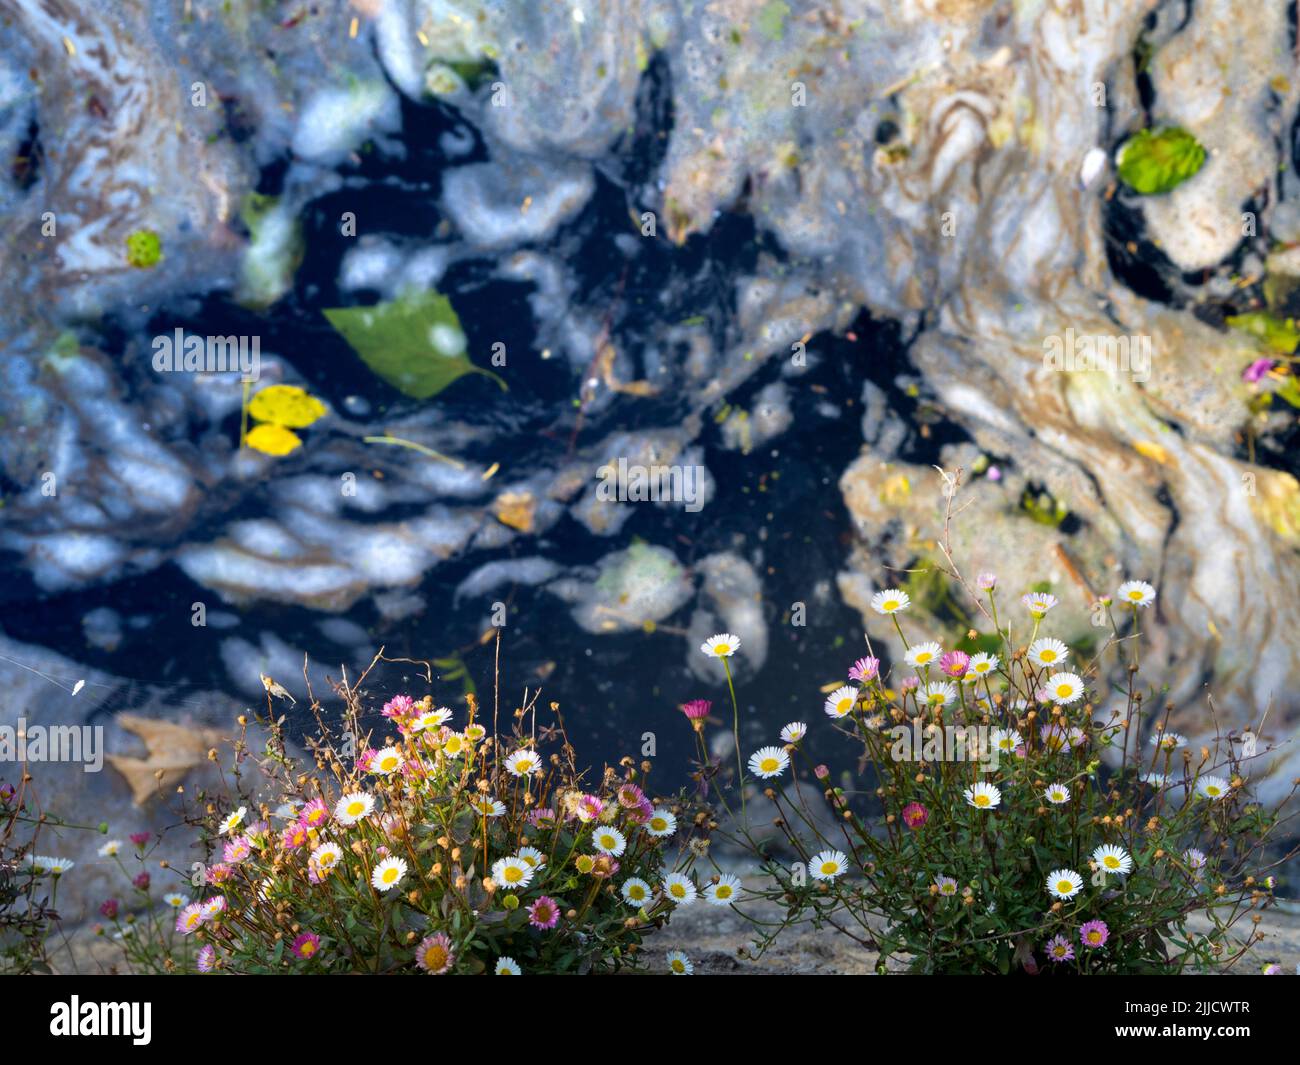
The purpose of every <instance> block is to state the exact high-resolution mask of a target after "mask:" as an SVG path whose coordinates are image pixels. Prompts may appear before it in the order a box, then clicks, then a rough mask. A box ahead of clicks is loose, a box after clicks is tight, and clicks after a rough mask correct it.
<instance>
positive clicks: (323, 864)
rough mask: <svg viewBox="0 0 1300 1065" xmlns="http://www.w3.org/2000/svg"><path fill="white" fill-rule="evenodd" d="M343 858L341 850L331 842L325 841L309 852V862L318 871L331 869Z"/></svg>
mask: <svg viewBox="0 0 1300 1065" xmlns="http://www.w3.org/2000/svg"><path fill="white" fill-rule="evenodd" d="M342 857H343V848H342V847H340V846H339V845H338V844H337V843H335V842H334V841H333V840H327V841H326V842H324V843H322V844H321V845H320V846H319V847H317V848H316V849H315V850H314V851H312V852H311V860H312V862H313V863H314V864H315V865H316V866H317V868H319V869H324V870H326V871H328V870H330V869H333V868H334V867H335V866H336V865H338V863H339V859H340V858H342Z"/></svg>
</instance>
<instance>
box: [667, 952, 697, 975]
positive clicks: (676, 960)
mask: <svg viewBox="0 0 1300 1065" xmlns="http://www.w3.org/2000/svg"><path fill="white" fill-rule="evenodd" d="M668 971H669V972H670V973H672V974H673V975H674V976H693V975H694V974H695V966H694V965H692V964H691V959H690V958H688V957H687V956H686V955H685V954H683V953H682V952H681V951H680V950H670V951H669V952H668Z"/></svg>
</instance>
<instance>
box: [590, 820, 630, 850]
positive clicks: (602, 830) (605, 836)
mask: <svg viewBox="0 0 1300 1065" xmlns="http://www.w3.org/2000/svg"><path fill="white" fill-rule="evenodd" d="M591 845H592V846H593V847H595V848H596V850H598V851H600V853H601V854H608V855H610V856H612V857H614V858H617V857H618V856H619V855H620V854H622V853H623V851H624V850H626V849H627V840H626V838H624V836H623V833H622V832H620V831H619V830H618V829H617V828H613V827H611V826H609V825H601V826H600V827H599V828H597V829H596V831H595V832H593V833H592V834H591Z"/></svg>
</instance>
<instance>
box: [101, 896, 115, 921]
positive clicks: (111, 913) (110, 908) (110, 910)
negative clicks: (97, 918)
mask: <svg viewBox="0 0 1300 1065" xmlns="http://www.w3.org/2000/svg"><path fill="white" fill-rule="evenodd" d="M118 905H119V904H118V901H117V899H105V900H104V901H103V902H101V903H100V904H99V912H100V913H102V914H103V915H104V916H105V917H107V918H108V919H109V920H110V921H113V920H116V919H117V908H118Z"/></svg>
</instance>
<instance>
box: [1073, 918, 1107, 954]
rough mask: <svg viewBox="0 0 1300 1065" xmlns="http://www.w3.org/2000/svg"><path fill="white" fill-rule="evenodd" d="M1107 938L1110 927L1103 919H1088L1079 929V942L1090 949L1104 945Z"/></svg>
mask: <svg viewBox="0 0 1300 1065" xmlns="http://www.w3.org/2000/svg"><path fill="white" fill-rule="evenodd" d="M1109 938H1110V929H1109V928H1107V927H1106V922H1105V921H1089V922H1087V923H1086V924H1084V925H1083V926H1082V927H1081V928H1080V929H1079V940H1080V942H1082V943H1083V945H1084V946H1085V947H1087V948H1089V949H1090V950H1096V949H1097V948H1099V947H1104V946H1105V945H1106V940H1108V939H1109Z"/></svg>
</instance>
